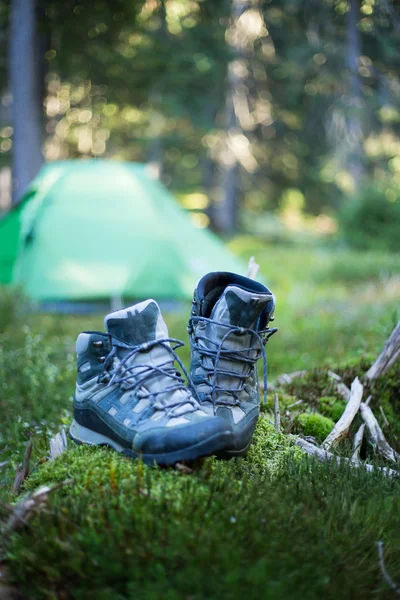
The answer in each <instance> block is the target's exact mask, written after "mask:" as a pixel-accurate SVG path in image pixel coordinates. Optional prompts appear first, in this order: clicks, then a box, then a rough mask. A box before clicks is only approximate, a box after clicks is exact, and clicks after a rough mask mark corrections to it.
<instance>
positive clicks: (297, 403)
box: [286, 400, 304, 410]
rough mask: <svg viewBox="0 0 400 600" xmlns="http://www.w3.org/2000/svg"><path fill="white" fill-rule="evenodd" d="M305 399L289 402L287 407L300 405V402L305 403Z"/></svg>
mask: <svg viewBox="0 0 400 600" xmlns="http://www.w3.org/2000/svg"><path fill="white" fill-rule="evenodd" d="M303 402H304V400H296V402H293V404H289V406H287V407H286V408H287V409H288V410H289V408H293V407H294V406H298V405H299V404H303Z"/></svg>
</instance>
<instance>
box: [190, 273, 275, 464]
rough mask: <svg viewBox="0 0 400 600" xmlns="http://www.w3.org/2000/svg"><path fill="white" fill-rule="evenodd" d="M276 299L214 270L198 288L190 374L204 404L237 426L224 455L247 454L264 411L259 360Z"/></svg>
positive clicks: (269, 332) (257, 286)
mask: <svg viewBox="0 0 400 600" xmlns="http://www.w3.org/2000/svg"><path fill="white" fill-rule="evenodd" d="M274 308H275V300H274V296H273V294H272V293H271V292H270V291H269V290H268V289H267V288H266V287H265V286H264V285H262V284H261V283H258V282H256V281H253V280H251V279H248V278H247V277H241V276H240V275H235V274H233V273H209V274H208V275H206V276H205V277H203V278H202V279H201V280H200V281H199V283H198V285H197V288H196V290H195V292H194V300H193V308H192V313H191V317H190V319H189V327H188V331H189V335H190V344H191V369H190V370H191V377H192V381H193V384H194V386H195V388H196V391H197V394H198V396H199V399H200V402H201V406H202V408H204V410H206V411H207V412H208V414H210V415H212V414H215V415H216V416H217V417H222V418H224V419H225V420H226V422H227V423H229V426H230V427H232V429H233V432H234V435H233V438H231V439H228V440H227V445H226V447H225V448H224V450H223V451H222V452H220V453H219V455H221V456H227V457H229V456H241V455H244V454H246V452H247V449H248V447H249V445H250V443H251V438H252V435H253V432H254V428H255V426H256V423H257V419H258V415H259V411H260V393H259V386H258V375H257V367H256V363H257V361H258V359H259V358H261V357H262V358H263V360H264V394H266V389H267V361H266V354H265V349H264V346H265V344H266V342H267V340H268V338H269V337H270V336H271V335H273V333H275V332H276V331H277V329H269V328H268V323H269V321H270V320H273V313H274Z"/></svg>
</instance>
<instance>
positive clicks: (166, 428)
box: [70, 300, 232, 465]
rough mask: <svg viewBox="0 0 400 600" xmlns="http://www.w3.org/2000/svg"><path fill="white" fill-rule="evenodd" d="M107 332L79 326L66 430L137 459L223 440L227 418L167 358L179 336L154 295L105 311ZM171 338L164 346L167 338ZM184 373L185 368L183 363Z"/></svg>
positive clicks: (165, 456)
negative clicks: (203, 402)
mask: <svg viewBox="0 0 400 600" xmlns="http://www.w3.org/2000/svg"><path fill="white" fill-rule="evenodd" d="M105 327H106V331H107V333H96V332H87V333H81V334H80V335H79V336H78V339H77V342H76V351H77V367H78V377H77V384H76V392H75V397H74V421H73V423H72V425H71V427H70V436H71V438H72V439H73V440H74V441H76V442H78V443H83V444H94V445H108V446H111V447H112V448H114V449H115V450H117V451H119V452H122V453H123V454H126V455H129V456H131V457H136V456H138V455H139V454H140V455H141V457H142V459H143V461H144V462H146V463H149V464H153V463H157V464H163V465H165V464H172V463H175V462H177V461H182V460H193V459H195V458H198V457H200V456H209V455H211V454H215V453H217V452H218V451H219V450H221V448H223V447H224V446H225V444H226V442H227V439H228V438H230V437H231V435H232V431H231V428H230V426H229V423H228V422H227V421H226V420H225V419H222V418H215V417H214V416H210V415H208V414H207V412H206V411H204V409H202V408H201V407H200V405H199V403H198V401H197V400H196V399H195V397H194V396H193V394H192V391H191V390H190V389H189V388H188V387H187V386H186V385H185V382H184V380H183V378H182V376H181V374H180V372H179V371H178V370H177V368H176V366H175V365H174V361H175V360H177V361H178V363H179V364H180V366H181V368H182V369H183V370H184V371H185V368H184V366H183V365H182V363H181V361H180V360H179V358H178V357H177V355H176V353H175V349H176V348H177V347H179V346H182V345H183V344H182V342H179V340H175V339H171V338H169V337H168V330H167V327H166V325H165V322H164V320H163V318H162V316H161V313H160V309H159V307H158V305H157V303H156V302H155V301H154V300H147V301H145V302H141V303H140V304H136V305H134V306H132V307H131V308H128V309H124V310H120V311H117V312H114V313H111V314H110V315H108V316H107V317H106V318H105ZM170 344H172V346H171V345H170ZM185 373H186V371H185Z"/></svg>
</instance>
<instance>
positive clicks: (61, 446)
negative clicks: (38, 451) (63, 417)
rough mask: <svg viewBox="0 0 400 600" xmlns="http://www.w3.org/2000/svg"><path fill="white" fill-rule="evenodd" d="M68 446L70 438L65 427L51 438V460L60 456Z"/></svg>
mask: <svg viewBox="0 0 400 600" xmlns="http://www.w3.org/2000/svg"><path fill="white" fill-rule="evenodd" d="M67 448H68V440H67V436H66V434H65V429H61V431H60V432H59V433H56V435H55V436H54V437H52V438H51V440H50V460H54V459H55V458H57V456H60V455H61V454H62V453H63V452H65V450H66V449H67Z"/></svg>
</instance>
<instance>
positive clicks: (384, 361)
mask: <svg viewBox="0 0 400 600" xmlns="http://www.w3.org/2000/svg"><path fill="white" fill-rule="evenodd" d="M399 356H400V321H399V322H398V323H397V325H396V327H395V328H394V329H393V331H392V333H391V334H390V336H389V338H388V339H387V340H386V342H385V345H384V348H383V350H382V352H381V353H380V355H379V356H378V358H377V359H376V361H375V362H374V364H373V365H372V367H371V368H370V369H369V370H368V371H367V373H366V374H365V377H366V378H367V379H369V380H370V381H373V380H375V379H378V377H380V376H381V375H384V374H385V373H386V371H388V370H389V369H390V367H391V366H392V365H393V364H394V363H395V361H396V360H397V359H398V358H399Z"/></svg>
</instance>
